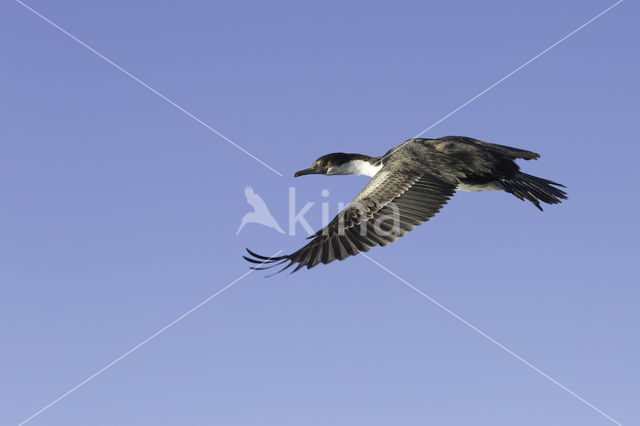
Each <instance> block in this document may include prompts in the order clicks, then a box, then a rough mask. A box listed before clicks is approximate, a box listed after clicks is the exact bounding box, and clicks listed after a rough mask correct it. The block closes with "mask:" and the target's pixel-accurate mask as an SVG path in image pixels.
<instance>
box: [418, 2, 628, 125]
mask: <svg viewBox="0 0 640 426" xmlns="http://www.w3.org/2000/svg"><path fill="white" fill-rule="evenodd" d="M623 1H624V0H618V1H617V2H615V3H614V4H612V5H611V6H609V7H608V8H606V9H605V10H603V11H602V12H600V13H598V14H597V15H596V16H594V17H593V18H591V19H589V20H588V21H587V22H585V23H584V24H582V25H580V26H579V27H578V28H576V29H575V30H573V31H571V32H570V33H569V34H567V35H566V36H564V37H562V38H561V39H560V40H558V41H556V42H555V43H553V44H552V45H551V46H549V47H547V48H546V49H544V50H543V51H542V52H540V53H538V54H537V55H536V56H534V57H533V58H531V59H529V60H528V61H527V62H525V63H524V64H522V65H520V66H519V67H518V68H516V69H515V70H513V71H511V72H510V73H509V74H507V75H505V76H504V77H502V78H501V79H500V80H498V81H496V82H495V83H493V84H492V85H491V86H489V87H487V88H486V89H484V90H483V91H482V92H480V93H478V94H477V95H475V96H474V97H473V98H471V99H469V100H468V101H467V102H465V103H463V104H462V105H460V106H459V107H457V108H456V109H454V110H453V111H451V112H450V113H448V114H447V115H445V116H444V117H442V118H441V119H440V120H438V121H436V122H435V123H433V124H432V125H430V126H429V127H427V128H426V129H424V130H423V131H421V132H420V133H418V134H417V135H415V136H414V138H417V137H419V136H422V135H423V134H425V133H427V132H428V131H429V130H431V129H433V128H434V127H436V126H437V125H438V124H440V123H442V122H443V121H444V120H446V119H447V118H449V117H451V116H452V115H453V114H455V113H456V112H458V111H460V110H461V109H462V108H464V107H466V106H467V105H469V104H470V103H471V102H473V101H475V100H476V99H478V98H479V97H480V96H482V95H484V94H485V93H487V92H488V91H489V90H491V89H493V88H494V87H496V86H497V85H498V84H500V83H502V82H503V81H505V80H506V79H508V78H509V77H511V76H512V75H514V74H515V73H517V72H518V71H520V70H521V69H522V68H524V67H526V66H527V65H529V64H530V63H531V62H533V61H535V60H536V59H538V58H539V57H541V56H542V55H544V54H545V53H547V52H548V51H550V50H551V49H553V48H554V47H556V46H557V45H559V44H560V43H562V42H563V41H565V40H566V39H568V38H569V37H571V36H572V35H574V34H575V33H577V32H578V31H580V30H581V29H583V28H584V27H586V26H587V25H589V24H591V23H592V22H593V21H595V20H596V19H598V18H600V17H601V16H602V15H604V14H605V13H607V12H609V11H610V10H611V9H613V8H614V7H616V6H618V5H619V4H620V3H622V2H623Z"/></svg>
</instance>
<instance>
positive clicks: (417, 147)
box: [243, 136, 567, 273]
mask: <svg viewBox="0 0 640 426" xmlns="http://www.w3.org/2000/svg"><path fill="white" fill-rule="evenodd" d="M539 157H540V155H539V154H536V153H535V152H531V151H526V150H524V149H519V148H513V147H510V146H505V145H497V144H493V143H489V142H484V141H481V140H478V139H473V138H470V137H466V136H445V137H441V138H437V139H427V138H412V139H408V140H406V141H404V142H403V143H401V144H400V145H398V146H395V147H393V148H392V149H390V150H389V151H388V152H387V153H386V154H384V155H383V156H381V157H370V156H368V155H363V154H348V153H343V152H336V153H332V154H327V155H323V156H322V157H320V158H318V159H317V160H316V161H315V162H314V163H313V164H312V165H311V167H309V168H307V169H304V170H300V171H298V172H295V174H294V175H293V177H298V176H303V175H311V174H321V175H347V174H360V175H366V176H370V177H371V179H370V180H369V182H368V183H367V184H366V186H365V187H364V189H362V191H361V192H360V193H359V194H358V195H357V196H356V197H355V198H354V200H353V201H352V202H351V203H349V204H348V205H347V206H346V207H345V208H344V209H343V210H342V211H341V212H340V213H338V215H337V216H336V217H335V218H334V219H333V220H332V221H331V222H329V224H327V225H326V226H325V227H324V228H322V229H320V230H319V231H317V232H316V233H314V234H312V235H310V236H309V237H308V239H311V241H310V242H309V243H308V244H306V245H305V246H304V247H302V248H301V249H299V250H297V251H295V252H293V253H291V254H287V255H283V256H273V257H271V256H263V255H260V254H257V253H255V252H254V251H252V250H249V249H248V248H247V249H246V250H247V253H248V254H249V256H246V255H245V256H243V258H244V259H245V260H247V261H248V262H251V263H252V264H253V266H252V269H255V270H264V269H269V268H273V267H276V266H279V265H283V267H282V269H280V270H279V271H277V272H276V273H279V272H282V271H284V270H286V269H288V268H290V267H292V266H293V265H295V267H294V268H293V270H292V271H291V272H296V271H298V270H299V269H301V268H303V267H307V268H308V269H310V268H313V267H315V266H317V265H318V264H320V263H323V264H327V263H330V262H333V261H334V260H343V259H345V258H347V257H349V256H354V255H357V254H358V253H360V252H366V251H368V250H369V249H370V248H371V247H374V246H385V245H387V244H388V243H391V242H393V241H395V240H396V239H397V238H398V237H401V236H404V235H405V234H406V233H407V232H408V231H411V230H412V229H413V228H414V227H415V226H417V225H420V224H422V223H423V222H426V221H428V220H429V219H430V218H431V217H433V216H434V215H435V214H436V213H438V212H439V211H440V209H441V208H442V207H443V206H444V205H445V204H446V203H447V202H448V201H449V199H450V198H451V197H452V196H453V195H454V193H455V192H456V191H471V192H476V191H495V190H502V191H505V192H508V193H510V194H512V195H514V196H516V197H517V198H519V199H520V200H523V201H529V202H531V204H533V205H534V206H535V207H537V208H538V209H539V210H541V211H542V206H541V205H540V203H541V202H543V203H546V204H558V203H560V202H562V200H565V199H567V193H566V192H565V191H563V190H562V189H560V188H565V186H564V185H562V184H559V183H556V182H553V181H551V180H547V179H543V178H539V177H536V176H532V175H529V174H526V173H524V172H521V171H520V167H519V166H518V164H516V161H515V160H517V159H523V160H534V159H538V158H539ZM390 220H391V221H392V222H393V225H392V224H390V223H389V221H390ZM256 264H257V265H256Z"/></svg>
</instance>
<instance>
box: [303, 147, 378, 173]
mask: <svg viewBox="0 0 640 426" xmlns="http://www.w3.org/2000/svg"><path fill="white" fill-rule="evenodd" d="M374 162H375V159H374V158H372V157H369V156H367V155H362V154H345V153H344V152H334V153H332V154H327V155H323V156H322V157H320V158H318V159H317V160H316V161H314V162H313V164H312V165H311V167H309V168H308V169H304V170H300V171H298V172H295V173H294V174H293V177H298V176H303V175H352V174H364V175H369V176H372V174H371V170H370V169H371V168H372V167H373V168H375V167H377V166H375V165H374Z"/></svg>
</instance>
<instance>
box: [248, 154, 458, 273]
mask: <svg viewBox="0 0 640 426" xmlns="http://www.w3.org/2000/svg"><path fill="white" fill-rule="evenodd" d="M385 169H386V170H385ZM398 169H399V167H397V166H396V167H394V166H393V165H388V166H385V167H384V168H383V169H382V170H380V172H378V173H377V174H376V175H375V176H374V177H373V178H372V179H371V180H370V181H369V183H368V184H367V185H366V186H365V187H364V189H363V190H362V192H361V193H360V194H358V196H357V197H356V198H355V199H354V200H353V201H352V202H351V203H350V204H349V205H348V206H347V207H346V208H345V209H344V210H343V211H341V212H340V213H339V214H338V215H337V216H336V217H335V218H334V219H333V220H332V221H331V222H330V223H329V224H328V225H327V226H326V227H325V228H323V229H321V230H320V231H318V232H316V233H315V234H313V235H311V236H310V237H309V238H311V239H312V240H311V241H310V242H309V243H308V244H307V245H306V246H304V247H302V248H301V249H300V250H298V251H296V252H294V253H291V254H289V255H285V256H277V257H267V256H262V255H259V254H256V253H254V252H252V251H251V250H249V249H247V251H248V252H249V254H250V255H251V256H252V257H247V256H243V257H244V258H245V259H246V260H248V261H249V262H252V263H261V264H268V265H267V266H261V267H254V268H255V269H268V268H271V267H274V266H278V265H282V264H286V265H285V266H284V267H283V268H282V269H281V270H280V271H278V272H282V271H283V270H285V269H287V268H289V267H291V266H292V265H294V264H297V266H296V267H295V269H294V270H293V272H295V271H297V270H299V269H300V268H302V267H303V266H306V267H307V268H313V267H314V266H316V265H317V264H319V263H320V262H322V263H329V262H332V261H334V260H336V259H338V260H342V259H344V258H346V257H348V256H354V255H356V254H358V253H360V252H363V251H368V250H369V249H370V248H371V247H374V246H377V245H380V246H385V245H387V244H388V243H391V242H393V241H395V240H396V239H397V238H398V237H401V236H404V235H405V234H406V232H407V231H411V230H412V229H413V227H414V226H416V225H420V224H421V223H422V222H426V221H427V220H429V219H430V218H431V217H432V216H433V215H435V214H436V213H437V212H438V211H439V210H440V209H441V208H442V206H444V205H445V204H446V203H447V201H448V200H449V198H450V197H451V196H452V195H453V193H454V192H455V185H454V184H452V183H447V182H444V181H442V180H440V179H439V178H437V177H435V176H433V175H429V174H419V173H406V172H400V171H399V170H398Z"/></svg>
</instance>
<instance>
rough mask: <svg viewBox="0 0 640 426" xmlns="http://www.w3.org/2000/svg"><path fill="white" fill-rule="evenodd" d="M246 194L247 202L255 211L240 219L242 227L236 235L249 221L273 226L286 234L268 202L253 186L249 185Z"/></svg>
mask: <svg viewBox="0 0 640 426" xmlns="http://www.w3.org/2000/svg"><path fill="white" fill-rule="evenodd" d="M244 196H245V198H246V199H247V203H249V205H250V206H251V207H253V211H252V212H249V213H247V214H245V215H244V216H243V217H242V220H241V221H240V227H239V228H238V230H237V231H236V235H238V234H239V233H240V231H241V230H242V228H244V225H246V224H247V223H259V224H260V225H264V226H267V227H269V228H273V229H275V230H276V231H278V232H279V233H281V234H284V231H283V230H282V228H280V225H278V222H276V219H275V218H274V217H273V215H272V214H271V212H270V211H269V208H268V207H267V204H266V203H265V202H264V200H263V199H262V197H260V196H259V195H258V194H256V192H255V191H254V190H253V188H251V187H250V186H247V187H246V188H245V189H244Z"/></svg>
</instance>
